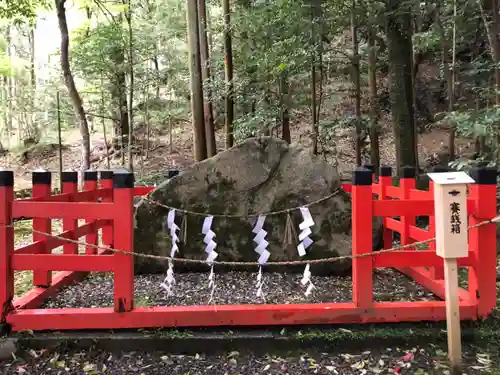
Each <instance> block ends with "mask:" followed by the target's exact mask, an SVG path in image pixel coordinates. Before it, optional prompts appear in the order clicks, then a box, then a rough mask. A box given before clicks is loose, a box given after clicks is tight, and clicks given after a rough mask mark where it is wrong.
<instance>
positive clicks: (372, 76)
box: [368, 27, 380, 174]
mask: <svg viewBox="0 0 500 375" xmlns="http://www.w3.org/2000/svg"><path fill="white" fill-rule="evenodd" d="M374 34H375V30H374V29H373V27H370V30H369V35H368V80H369V84H370V118H371V126H370V149H371V163H372V164H373V165H374V167H375V172H376V173H377V174H378V171H379V168H380V148H379V136H380V134H379V128H378V117H379V111H378V98H377V50H376V48H377V47H376V45H375V37H374Z"/></svg>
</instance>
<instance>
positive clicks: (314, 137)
mask: <svg viewBox="0 0 500 375" xmlns="http://www.w3.org/2000/svg"><path fill="white" fill-rule="evenodd" d="M315 18H316V12H315V7H314V4H313V3H311V43H312V45H313V48H312V52H311V113H312V128H311V141H312V144H311V147H312V150H311V151H312V153H313V155H317V154H318V133H319V129H318V112H317V104H316V48H315V44H316V27H315Z"/></svg>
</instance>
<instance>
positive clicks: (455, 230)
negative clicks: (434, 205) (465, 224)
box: [450, 202, 462, 234]
mask: <svg viewBox="0 0 500 375" xmlns="http://www.w3.org/2000/svg"><path fill="white" fill-rule="evenodd" d="M450 211H451V217H450V224H451V233H452V234H459V233H460V226H461V225H462V221H461V220H460V203H457V202H451V203H450Z"/></svg>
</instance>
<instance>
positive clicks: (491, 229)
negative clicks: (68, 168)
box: [0, 167, 496, 331]
mask: <svg viewBox="0 0 500 375" xmlns="http://www.w3.org/2000/svg"><path fill="white" fill-rule="evenodd" d="M391 174H392V171H391V169H390V168H388V167H382V168H381V170H380V176H379V177H378V179H377V181H375V176H374V175H373V173H372V171H370V170H369V169H366V168H358V169H356V171H354V172H353V181H352V185H351V184H346V185H343V188H344V190H345V191H347V192H349V193H351V196H352V227H353V228H352V233H353V235H352V253H353V255H355V256H356V255H358V254H365V253H372V236H371V235H370V234H371V231H372V217H373V216H381V217H383V218H384V219H383V220H384V227H385V229H384V247H385V248H386V249H387V248H391V247H392V232H393V231H395V232H399V233H400V236H401V244H403V245H408V244H412V243H414V242H415V241H422V240H427V239H430V238H432V237H434V222H433V218H432V215H433V211H434V202H433V195H432V184H431V187H430V189H429V191H424V190H417V189H416V188H415V170H414V169H413V168H404V169H403V170H402V172H401V176H402V178H401V180H400V186H399V187H396V186H393V184H392V177H391ZM472 177H473V178H474V180H475V181H476V184H474V185H471V186H470V188H469V197H468V212H469V215H470V217H469V225H474V224H476V223H479V222H482V221H484V220H488V219H492V218H493V217H495V215H496V170H494V169H490V168H480V169H475V170H474V171H473V172H472ZM62 179H63V191H62V194H58V195H51V193H50V191H51V189H50V186H51V174H50V172H35V173H33V197H32V198H30V199H22V200H14V193H13V182H14V181H13V173H12V172H11V171H0V306H2V307H3V309H2V315H1V320H2V322H4V323H7V324H9V325H10V326H11V328H12V330H13V331H22V330H77V329H117V328H147V327H180V326H226V325H238V326H252V325H287V324H336V323H369V322H400V321H425V320H432V321H436V320H444V319H445V302H444V301H420V302H410V301H408V302H375V301H374V300H373V277H372V276H373V270H374V269H376V268H384V267H391V268H396V269H398V270H399V271H401V272H403V273H404V274H406V275H408V276H409V277H411V278H413V279H414V280H415V281H416V282H418V283H420V284H422V285H423V286H424V287H425V288H427V289H428V290H429V291H431V292H432V293H434V294H435V295H436V296H438V297H440V298H444V281H443V267H442V263H443V261H442V259H441V258H439V257H438V256H437V255H436V254H435V249H434V247H433V244H432V243H431V244H430V246H429V248H428V249H427V250H420V249H416V248H411V249H406V250H400V251H394V252H383V253H380V254H378V253H377V252H373V255H371V256H367V257H360V258H355V259H353V269H352V276H353V277H352V301H351V302H343V303H320V304H282V305H270V304H264V305H217V306H213V305H210V306H208V305H207V306H168V307H165V306H158V307H134V259H133V256H129V255H126V254H122V253H116V252H113V251H112V250H111V249H113V248H114V249H120V250H123V251H125V252H130V251H132V250H133V243H134V241H133V229H134V228H133V226H134V223H133V209H134V208H133V198H134V196H137V195H145V194H147V193H148V192H149V191H151V190H152V189H153V188H152V187H134V176H133V174H131V173H113V172H110V171H104V172H101V176H100V180H98V178H97V172H94V171H87V172H85V173H84V188H83V191H78V188H77V173H76V172H64V173H63V175H62ZM323 204H328V202H325V203H323ZM417 216H429V217H430V224H429V230H424V229H421V228H419V227H417V226H416V225H415V218H416V217H417ZM23 217H24V218H33V229H34V230H35V231H36V233H34V234H33V243H32V244H29V245H27V246H24V247H21V248H18V249H14V228H13V225H12V223H13V220H16V219H20V218H23ZM394 217H400V220H396V219H394ZM56 218H62V219H63V233H62V234H59V236H60V237H64V238H67V239H72V240H75V239H79V238H81V237H85V243H86V244H87V245H86V248H85V252H84V253H83V254H80V253H79V252H78V248H77V245H75V244H73V243H68V242H67V241H64V240H63V239H58V238H54V237H50V236H47V235H44V234H41V233H39V232H43V233H50V221H51V219H56ZM78 219H84V220H85V224H83V225H78ZM99 232H101V234H102V236H101V238H102V247H104V249H101V250H98V249H97V243H98V233H99ZM469 233H470V234H469V256H468V257H467V258H464V259H460V260H459V266H462V267H468V270H469V274H468V278H469V280H468V289H460V295H459V297H460V317H461V318H462V319H476V318H478V317H484V316H486V315H488V314H489V313H490V312H491V310H492V309H493V307H494V306H495V304H496V298H495V291H496V280H495V279H496V274H495V270H496V267H495V266H496V235H495V225H494V224H487V225H484V226H481V227H479V228H475V229H471V230H470V232H469ZM59 246H63V253H62V254H52V250H53V249H55V248H57V247H59ZM136 251H138V252H140V251H141V249H136ZM16 270H32V271H33V273H34V278H33V283H34V288H33V289H32V290H31V291H29V292H28V293H27V294H26V295H24V296H22V297H20V298H14V271H16ZM55 270H56V271H59V272H58V273H56V274H55V275H54V277H52V273H51V271H55ZM93 271H94V272H112V273H113V274H114V307H113V308H64V309H40V308H38V307H39V306H40V305H41V304H42V303H43V301H44V300H45V299H46V298H47V297H49V296H51V295H53V294H55V293H56V292H57V290H58V289H60V288H61V287H63V286H65V285H68V284H69V283H72V282H74V281H77V280H79V279H81V278H82V277H83V276H84V275H85V274H86V273H87V272H93Z"/></svg>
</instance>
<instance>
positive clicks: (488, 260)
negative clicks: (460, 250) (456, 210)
mask: <svg viewBox="0 0 500 375" xmlns="http://www.w3.org/2000/svg"><path fill="white" fill-rule="evenodd" d="M469 192H470V197H471V198H472V199H473V201H474V202H475V211H476V212H475V214H476V215H475V216H474V215H471V216H470V217H469V225H475V224H477V223H479V222H482V221H483V220H485V219H492V218H494V217H495V216H496V185H477V184H473V185H470V186H469ZM469 247H470V249H471V251H472V252H473V253H474V254H475V256H476V258H477V264H478V267H475V268H469V293H470V296H471V298H472V299H473V300H474V301H475V302H476V303H478V314H479V316H481V317H485V316H487V315H489V314H490V313H491V311H492V310H493V308H494V307H495V306H496V264H497V253H496V251H497V245H496V225H495V224H488V225H484V226H482V227H480V228H476V229H472V230H470V231H469Z"/></svg>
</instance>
